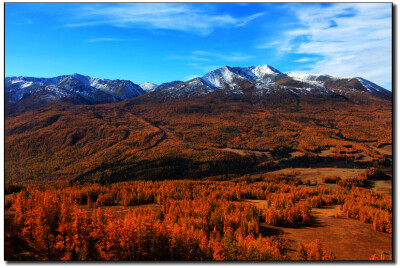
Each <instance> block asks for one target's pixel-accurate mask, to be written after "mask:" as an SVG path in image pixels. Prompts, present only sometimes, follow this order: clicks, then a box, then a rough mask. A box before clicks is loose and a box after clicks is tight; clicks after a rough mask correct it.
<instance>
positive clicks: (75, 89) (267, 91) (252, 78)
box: [5, 65, 392, 108]
mask: <svg viewBox="0 0 400 268" xmlns="http://www.w3.org/2000/svg"><path fill="white" fill-rule="evenodd" d="M212 93H219V94H221V93H222V94H223V95H226V96H230V97H236V98H243V99H245V100H250V101H252V102H254V103H257V102H260V101H262V100H264V99H266V98H268V96H271V95H272V94H274V93H278V94H284V95H290V96H296V97H297V96H302V95H309V94H312V95H313V96H315V95H325V96H336V97H337V96H344V97H347V96H348V95H349V94H351V93H361V94H369V95H372V96H374V97H378V98H381V99H386V100H391V98H392V93H391V92H390V91H388V90H386V89H384V88H382V87H380V86H378V85H376V84H374V83H373V82H371V81H368V80H366V79H364V78H361V77H332V76H330V75H326V74H307V73H300V72H288V73H282V72H280V71H279V70H277V69H275V68H274V67H272V66H269V65H260V66H251V67H229V66H223V67H221V68H218V69H216V70H213V71H211V72H209V73H207V74H205V75H204V76H202V77H197V78H195V79H192V80H189V81H186V82H183V81H171V82H166V83H162V84H161V85H156V84H154V83H151V82H146V83H142V84H140V85H137V84H135V83H133V82H131V81H129V80H119V79H116V80H110V79H99V78H93V77H89V76H84V75H80V74H73V75H62V76H57V77H53V78H35V77H23V76H18V77H6V78H5V102H6V103H7V104H13V105H12V106H17V107H21V106H22V107H24V108H26V107H36V106H40V105H43V104H45V103H53V102H56V101H68V102H72V103H75V104H101V103H112V102H118V101H122V100H126V99H132V98H136V97H139V96H142V95H145V96H146V98H150V99H155V100H161V101H165V100H169V99H177V98H185V97H199V96H205V95H209V94H212ZM14 108H15V107H14Z"/></svg>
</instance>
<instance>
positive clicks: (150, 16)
mask: <svg viewBox="0 0 400 268" xmlns="http://www.w3.org/2000/svg"><path fill="white" fill-rule="evenodd" d="M75 12H76V14H75V21H73V22H71V23H68V24H66V25H65V26H66V27H83V26H93V25H99V24H108V25H113V26H116V27H135V28H146V29H167V30H178V31H189V32H196V33H199V34H202V35H208V34H210V33H211V32H212V31H213V30H214V29H215V28H218V27H242V26H244V25H246V24H247V23H249V22H250V21H252V20H254V19H256V18H258V17H260V16H262V15H263V14H264V13H256V14H253V15H250V16H247V17H241V18H236V17H233V16H231V15H229V14H214V15H213V14H211V12H210V11H209V10H208V9H207V6H206V5H202V6H199V5H190V4H183V3H124V4H114V5H106V4H97V5H94V4H90V5H85V6H83V7H81V8H79V9H76V10H75Z"/></svg>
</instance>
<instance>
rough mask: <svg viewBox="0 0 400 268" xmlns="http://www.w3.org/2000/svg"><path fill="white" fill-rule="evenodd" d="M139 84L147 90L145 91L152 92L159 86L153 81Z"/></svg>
mask: <svg viewBox="0 0 400 268" xmlns="http://www.w3.org/2000/svg"><path fill="white" fill-rule="evenodd" d="M139 86H140V87H141V88H142V89H143V90H144V91H145V92H150V91H153V90H154V89H156V88H157V87H158V85H157V84H154V83H151V82H144V83H141V84H139Z"/></svg>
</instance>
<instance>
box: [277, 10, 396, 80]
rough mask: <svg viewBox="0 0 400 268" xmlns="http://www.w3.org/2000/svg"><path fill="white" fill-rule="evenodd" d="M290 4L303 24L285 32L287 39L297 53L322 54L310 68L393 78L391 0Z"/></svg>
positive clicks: (353, 74) (342, 74) (333, 73)
mask: <svg viewBox="0 0 400 268" xmlns="http://www.w3.org/2000/svg"><path fill="white" fill-rule="evenodd" d="M290 8H291V10H292V11H293V13H294V14H295V16H296V17H297V19H298V20H299V24H300V27H298V28H295V29H292V30H290V31H287V32H285V36H286V40H285V42H287V43H288V44H290V47H291V48H292V52H294V53H299V54H310V55H313V54H314V55H318V56H321V57H322V59H321V60H319V61H317V62H316V63H315V64H314V65H313V66H312V68H311V69H312V70H311V72H315V73H328V74H331V75H335V76H362V77H365V78H366V79H368V80H371V81H373V82H375V83H378V84H385V83H390V82H391V72H392V66H391V64H392V46H391V43H392V34H391V33H392V28H391V23H392V13H391V12H392V4H390V3H386V4H385V3H383V4H373V3H337V4H332V5H330V6H329V7H323V6H321V5H307V6H304V5H302V6H299V5H296V4H293V5H290ZM299 39H300V40H301V41H299ZM298 62H299V60H298Z"/></svg>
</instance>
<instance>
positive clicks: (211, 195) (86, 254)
mask: <svg viewBox="0 0 400 268" xmlns="http://www.w3.org/2000/svg"><path fill="white" fill-rule="evenodd" d="M377 174H379V170H377V169H374V168H372V169H369V170H367V172H365V173H363V174H361V175H360V176H358V177H356V178H353V179H347V180H339V181H338V182H340V183H339V187H337V188H336V189H331V188H328V187H327V186H325V185H319V186H317V187H313V188H311V187H306V186H304V185H303V183H302V181H301V180H299V179H298V178H296V177H295V176H290V175H276V176H271V177H265V178H257V179H256V180H251V179H249V177H248V176H245V177H240V178H236V179H235V180H234V181H210V180H204V181H202V180H200V181H193V180H186V181H159V182H153V181H132V182H121V183H115V184H111V185H107V186H102V185H99V184H85V185H73V186H68V185H66V184H59V185H53V186H43V187H40V188H38V189H35V188H30V187H28V188H26V189H23V190H22V191H21V192H19V193H18V194H14V195H12V196H11V197H9V198H7V200H6V201H7V202H6V209H7V210H8V211H10V213H9V215H8V218H6V221H7V222H9V223H10V224H9V227H8V228H10V229H11V228H12V229H14V232H13V231H12V230H9V232H8V235H9V239H10V240H11V241H13V239H14V240H15V241H13V242H17V241H16V240H18V239H21V237H23V238H24V239H26V243H27V245H25V246H26V247H32V248H31V250H33V252H31V254H34V253H35V256H36V257H37V258H38V259H43V260H45V259H48V260H335V259H336V255H335V252H333V251H332V250H331V249H329V248H327V247H324V246H323V242H324V241H319V240H318V239H315V240H311V241H307V240H306V241H299V242H298V244H296V245H295V246H293V245H291V241H290V239H289V238H288V237H287V236H286V235H285V234H284V233H281V232H280V231H279V230H280V229H279V227H288V228H293V227H296V228H307V227H308V226H310V225H312V224H313V215H312V214H311V212H312V210H313V209H315V208H321V207H326V206H338V207H339V208H340V209H338V211H337V214H336V215H335V216H334V217H336V218H344V217H345V218H351V219H355V220H357V221H360V222H362V223H366V224H368V225H370V226H371V228H372V229H373V230H375V231H378V232H382V233H383V234H387V235H388V236H391V234H392V198H390V197H388V196H386V195H384V194H378V193H376V192H374V191H372V190H368V189H363V188H359V187H357V186H358V184H359V182H360V181H363V180H365V179H368V178H371V177H373V176H376V175H377ZM342 182H346V183H342ZM261 201H262V203H261V204H262V205H255V203H257V202H261ZM276 227H278V228H276ZM17 229H18V231H17V232H15V230H17ZM308 240H309V239H308ZM9 243H10V241H9ZM6 246H7V247H6V253H7V250H10V244H8V245H7V244H6ZM8 253H9V254H12V252H8ZM390 258H391V256H389V255H385V254H384V253H381V254H377V253H373V254H371V256H370V259H371V260H389V259H390Z"/></svg>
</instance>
